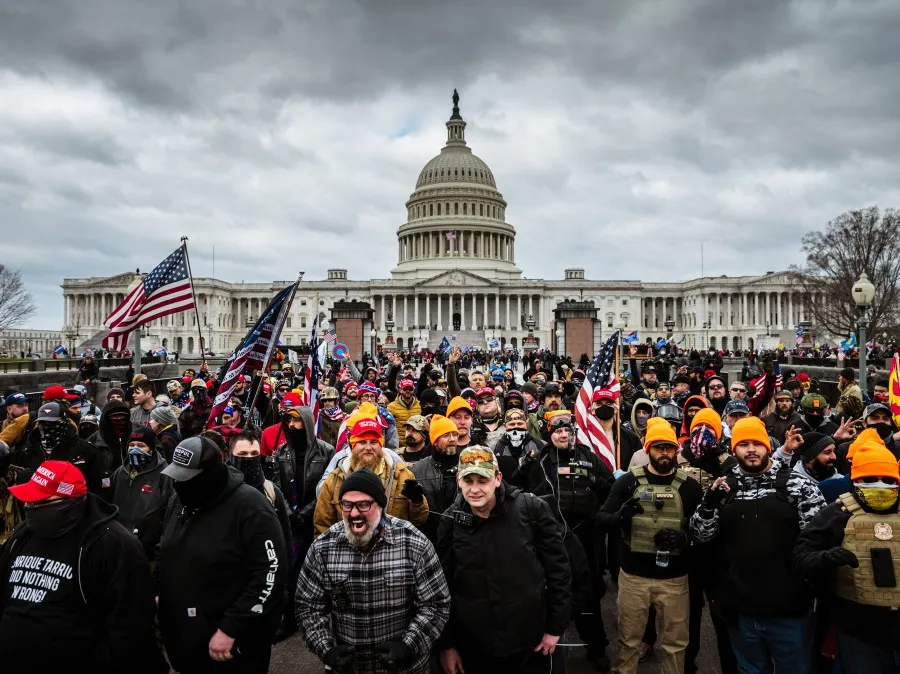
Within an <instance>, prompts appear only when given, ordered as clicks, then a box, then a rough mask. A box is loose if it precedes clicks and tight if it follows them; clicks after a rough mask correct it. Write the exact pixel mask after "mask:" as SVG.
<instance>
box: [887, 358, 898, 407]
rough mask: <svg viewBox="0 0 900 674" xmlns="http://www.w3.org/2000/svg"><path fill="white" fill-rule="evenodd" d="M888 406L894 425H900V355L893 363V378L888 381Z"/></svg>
mask: <svg viewBox="0 0 900 674" xmlns="http://www.w3.org/2000/svg"><path fill="white" fill-rule="evenodd" d="M888 404H889V405H890V407H891V415H892V416H893V417H894V423H895V424H898V425H900V353H895V354H894V359H893V360H892V361H891V378H890V379H889V380H888Z"/></svg>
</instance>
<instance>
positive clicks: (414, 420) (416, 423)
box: [406, 414, 428, 433]
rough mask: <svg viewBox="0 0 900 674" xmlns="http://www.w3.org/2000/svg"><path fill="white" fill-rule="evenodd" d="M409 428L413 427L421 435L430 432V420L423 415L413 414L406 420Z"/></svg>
mask: <svg viewBox="0 0 900 674" xmlns="http://www.w3.org/2000/svg"><path fill="white" fill-rule="evenodd" d="M406 425H407V426H412V427H413V428H415V429H416V430H417V431H419V432H420V433H427V432H428V419H426V418H425V417H423V416H422V415H421V414H413V415H412V416H411V417H410V418H409V419H407V420H406Z"/></svg>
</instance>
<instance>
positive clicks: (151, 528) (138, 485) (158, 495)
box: [112, 452, 175, 560]
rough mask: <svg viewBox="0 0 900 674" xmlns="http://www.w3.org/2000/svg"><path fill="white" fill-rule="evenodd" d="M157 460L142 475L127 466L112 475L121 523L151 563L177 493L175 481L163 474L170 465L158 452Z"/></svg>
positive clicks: (113, 489)
mask: <svg viewBox="0 0 900 674" xmlns="http://www.w3.org/2000/svg"><path fill="white" fill-rule="evenodd" d="M155 457H156V461H155V462H154V463H153V465H152V466H150V467H149V468H147V469H145V470H143V471H140V472H138V471H137V470H135V469H134V468H133V467H132V466H131V465H130V464H127V463H126V464H123V465H121V466H119V467H118V468H116V470H115V472H114V473H113V475H112V502H113V505H115V506H116V507H117V508H118V509H119V516H118V520H119V522H120V523H121V524H122V526H124V527H125V528H126V529H128V530H129V531H131V532H132V533H134V535H135V536H137V537H138V540H140V542H141V544H142V545H143V546H144V552H145V553H146V554H147V558H148V559H150V560H153V559H154V558H155V557H156V546H157V544H158V543H159V538H160V536H161V535H162V525H163V521H164V520H165V516H166V509H167V507H168V504H169V501H170V500H171V499H172V495H173V494H174V493H175V490H174V489H173V488H172V480H171V479H170V478H168V477H166V476H165V475H163V474H162V472H163V469H165V467H166V466H168V465H169V464H168V463H166V460H165V459H164V458H163V457H162V455H161V454H160V453H159V452H155Z"/></svg>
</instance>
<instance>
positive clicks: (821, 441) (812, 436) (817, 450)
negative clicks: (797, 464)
mask: <svg viewBox="0 0 900 674" xmlns="http://www.w3.org/2000/svg"><path fill="white" fill-rule="evenodd" d="M833 444H834V438H833V437H831V436H830V435H825V434H824V433H815V432H812V433H804V434H803V445H802V447H801V448H800V460H801V461H803V463H807V462H809V461H812V460H813V459H815V458H816V457H817V456H819V454H821V453H822V450H823V449H825V448H826V447H828V445H833Z"/></svg>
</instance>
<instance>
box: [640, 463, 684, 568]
mask: <svg viewBox="0 0 900 674" xmlns="http://www.w3.org/2000/svg"><path fill="white" fill-rule="evenodd" d="M631 472H632V473H634V476H635V477H636V478H637V482H638V486H637V489H636V490H635V491H634V496H636V497H638V501H639V502H640V504H641V507H642V508H643V509H644V512H643V513H642V514H640V515H635V516H634V517H633V518H632V519H631V536H630V537H629V538H626V542H627V543H628V547H629V548H631V551H632V552H646V553H649V554H656V544H655V543H654V542H653V538H654V536H656V533H657V532H658V531H659V530H660V529H675V530H676V531H681V530H682V529H683V528H684V505H683V504H682V502H681V494H680V493H679V491H678V489H679V488H680V487H681V485H682V484H683V483H684V482H685V480H687V477H688V476H687V474H685V472H684V471H682V470H676V471H675V476H674V477H673V478H672V484H650V481H649V480H648V479H647V472H646V471H645V469H644V468H642V467H637V468H632V469H631ZM671 554H673V555H675V554H678V551H677V550H672V551H671Z"/></svg>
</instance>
